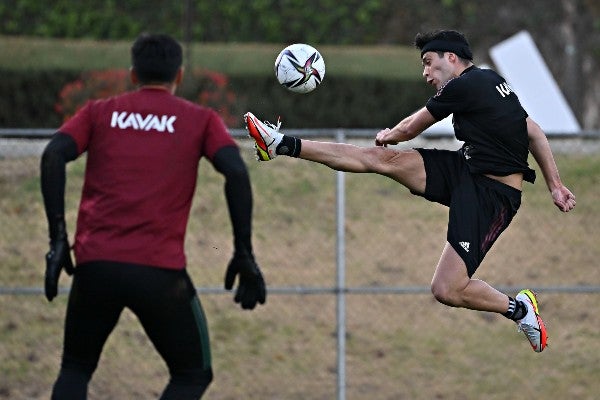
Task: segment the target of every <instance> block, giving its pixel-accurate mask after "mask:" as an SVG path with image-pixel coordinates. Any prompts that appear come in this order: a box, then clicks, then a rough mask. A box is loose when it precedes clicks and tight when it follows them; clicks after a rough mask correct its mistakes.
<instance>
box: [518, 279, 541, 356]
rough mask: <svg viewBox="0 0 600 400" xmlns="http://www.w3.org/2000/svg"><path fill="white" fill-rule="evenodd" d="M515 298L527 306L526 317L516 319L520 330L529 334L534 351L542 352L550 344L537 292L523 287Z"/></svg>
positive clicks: (528, 337)
mask: <svg viewBox="0 0 600 400" xmlns="http://www.w3.org/2000/svg"><path fill="white" fill-rule="evenodd" d="M515 300H520V301H522V302H523V303H525V305H526V306H527V314H526V315H525V317H523V318H521V319H520V320H518V321H516V322H517V325H518V326H519V330H520V331H522V332H523V333H524V334H525V336H527V339H528V340H529V343H530V344H531V348H532V349H533V351H535V352H536V353H540V352H542V351H543V350H544V349H545V348H546V346H547V344H548V334H547V332H546V325H544V321H542V318H541V317H540V314H539V307H538V302H537V298H536V296H535V293H534V292H533V291H532V290H529V289H523V290H521V291H520V292H519V294H517V296H516V297H515Z"/></svg>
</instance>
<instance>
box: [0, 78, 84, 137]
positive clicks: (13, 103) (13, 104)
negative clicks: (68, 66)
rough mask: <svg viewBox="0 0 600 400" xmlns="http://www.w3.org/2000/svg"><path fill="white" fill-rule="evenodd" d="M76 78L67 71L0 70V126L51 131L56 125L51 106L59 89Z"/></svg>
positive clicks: (54, 113) (57, 115)
mask: <svg viewBox="0 0 600 400" xmlns="http://www.w3.org/2000/svg"><path fill="white" fill-rule="evenodd" d="M77 76H78V74H77V73H74V72H71V71H23V72H18V71H7V70H0V93H2V96H0V127H3V128H51V127H56V126H58V125H60V123H61V117H60V115H59V114H58V113H56V112H55V111H54V105H55V103H56V101H57V99H58V94H59V93H60V90H61V89H62V88H63V86H64V85H65V84H66V83H67V82H70V81H72V80H74V79H76V78H77Z"/></svg>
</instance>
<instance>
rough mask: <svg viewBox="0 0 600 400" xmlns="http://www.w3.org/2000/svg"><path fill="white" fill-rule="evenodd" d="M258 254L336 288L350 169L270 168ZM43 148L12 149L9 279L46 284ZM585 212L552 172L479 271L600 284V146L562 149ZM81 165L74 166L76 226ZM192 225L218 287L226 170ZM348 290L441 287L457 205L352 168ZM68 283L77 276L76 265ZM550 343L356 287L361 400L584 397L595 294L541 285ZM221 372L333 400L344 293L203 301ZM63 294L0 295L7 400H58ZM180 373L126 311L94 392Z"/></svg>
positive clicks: (116, 393) (154, 391)
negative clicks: (257, 302)
mask: <svg viewBox="0 0 600 400" xmlns="http://www.w3.org/2000/svg"><path fill="white" fill-rule="evenodd" d="M242 144H243V146H244V155H245V157H246V159H247V161H248V165H249V168H250V172H251V177H252V180H253V186H254V193H255V215H254V219H255V223H254V239H255V240H254V241H255V250H256V256H257V260H258V261H259V263H260V264H261V266H262V268H263V271H264V273H265V276H266V279H267V282H268V284H269V286H270V287H280V286H301V285H305V286H318V287H324V286H325V287H326V286H331V285H333V284H334V282H335V270H334V265H335V247H334V246H335V211H334V210H335V209H334V207H335V188H334V184H335V174H334V173H333V172H331V171H330V170H329V169H327V168H325V167H323V166H320V165H315V164H309V163H306V162H302V161H299V160H292V159H278V160H275V161H274V162H271V163H260V164H259V163H255V162H253V161H252V160H251V151H250V149H248V148H246V145H247V144H248V143H247V141H245V140H244V141H242ZM37 163H38V160H37V158H36V157H32V158H28V159H18V160H0V192H1V193H2V196H1V197H0V221H2V226H1V228H0V259H1V260H2V266H1V268H0V285H1V286H9V287H16V286H25V287H39V286H40V285H41V282H42V276H43V254H44V252H45V251H46V246H47V244H46V243H47V240H46V223H45V219H44V214H43V206H42V203H41V196H40V193H39V177H38V165H37ZM558 163H559V167H560V168H561V172H562V177H563V179H564V181H565V182H567V183H568V184H569V185H570V187H571V188H572V189H573V191H574V192H575V194H576V195H577V198H578V205H577V208H576V210H575V211H574V212H573V213H570V214H562V213H560V212H558V211H556V210H555V208H554V206H553V205H552V203H551V200H550V198H549V195H548V194H547V191H546V189H545V187H544V184H543V182H542V181H541V180H540V181H539V182H538V183H537V184H535V185H533V186H532V185H527V187H526V189H525V195H524V201H523V205H522V208H521V210H520V211H519V214H518V215H517V217H516V218H515V221H514V222H513V225H512V226H511V227H510V228H509V230H508V231H507V232H506V233H505V234H503V236H502V237H501V238H500V240H499V241H498V243H497V244H496V245H495V247H494V248H493V249H492V251H491V252H490V254H488V257H487V258H486V261H485V263H484V266H483V267H482V268H481V270H480V271H479V272H478V274H477V276H478V277H480V278H483V279H486V280H488V281H489V282H490V283H493V284H496V285H504V286H517V287H521V286H534V287H548V286H572V285H596V286H598V285H600V273H599V272H598V268H597V260H598V258H599V257H600V248H599V246H598V239H599V238H600V235H599V234H600V230H599V226H600V213H598V205H597V199H598V198H600V189H599V185H598V184H599V183H600V182H599V180H600V157H599V156H598V155H597V154H592V155H589V156H581V155H576V154H575V155H561V156H559V157H558ZM82 170H83V163H82V162H81V161H77V162H76V163H73V164H71V165H70V166H69V177H68V189H67V192H68V198H67V209H68V215H67V218H68V223H69V227H70V229H69V230H70V233H71V234H72V233H73V231H74V222H75V217H76V205H77V202H78V196H79V191H80V187H81V177H82ZM200 171H201V174H200V178H199V191H198V193H197V196H196V199H195V202H194V208H193V211H192V218H191V221H190V226H189V234H188V237H187V252H188V256H189V271H190V274H191V275H192V278H193V280H194V282H195V283H196V285H197V286H207V287H220V286H221V285H222V276H223V273H224V270H225V265H226V263H227V261H228V258H229V255H230V253H231V238H230V235H231V234H230V227H229V221H228V215H227V211H226V207H225V205H224V204H223V193H222V192H223V189H222V183H223V182H222V180H221V178H220V177H219V176H218V175H217V174H216V173H215V172H214V171H212V168H211V167H210V165H209V164H208V163H205V162H203V163H202V165H201V168H200ZM346 189H347V204H346V215H347V221H346V240H347V254H346V256H347V284H348V285H349V286H369V287H377V286H405V287H414V286H425V287H426V286H427V285H428V284H429V281H430V279H431V275H432V273H433V266H434V265H435V263H436V262H437V258H438V256H439V252H440V251H441V248H442V246H443V243H444V240H445V225H446V218H447V211H446V210H445V209H444V208H443V207H441V206H436V205H433V204H431V203H428V202H426V201H423V200H420V199H417V198H415V197H414V196H412V195H410V194H409V193H408V191H407V190H406V189H404V188H402V187H400V186H399V185H397V184H396V183H394V182H393V181H391V180H388V179H385V178H382V177H378V176H366V175H352V174H346ZM61 283H62V284H63V285H64V286H65V287H68V285H69V284H70V280H69V279H67V278H66V277H64V276H63V278H62V280H61ZM540 296H541V307H542V313H543V316H544V318H545V320H546V321H547V323H548V325H549V330H550V346H551V347H550V348H549V349H548V350H547V351H546V352H544V353H542V354H535V353H533V352H532V351H531V350H530V348H529V345H528V344H527V343H526V340H525V339H524V337H523V336H522V334H517V333H516V327H515V326H514V324H511V323H509V322H508V321H506V320H505V319H504V318H503V317H500V316H496V315H490V314H485V313H476V312H471V311H466V310H462V309H451V308H448V307H444V306H442V305H440V304H438V303H436V302H435V301H434V300H433V299H432V297H431V296H430V295H429V294H427V293H424V294H411V295H390V294H373V295H348V296H347V302H348V304H347V324H348V331H347V338H348V344H347V346H348V347H347V370H346V374H347V389H346V390H347V398H348V399H349V400H350V399H352V400H354V399H356V400H359V399H445V400H448V399H450V400H453V399H456V400H459V399H461V400H462V399H474V400H478V399H497V400H504V399H513V398H515V397H532V398H536V399H585V400H591V399H595V398H597V397H596V396H597V393H599V392H600V382H599V381H598V376H600V342H599V339H600V334H599V333H598V327H599V326H600V312H599V311H598V307H597V304H598V301H599V299H600V298H599V294H598V293H589V294H585V293H582V294H571V293H562V292H541V293H540ZM201 299H202V302H203V305H204V307H205V310H206V313H207V317H208V321H209V329H210V334H211V340H212V345H213V360H214V368H215V381H214V384H213V385H212V386H211V388H210V389H209V391H208V392H207V395H206V398H207V399H231V400H233V399H257V400H258V399H261V400H263V399H285V400H288V399H323V400H325V399H333V398H335V390H336V387H335V382H336V380H335V357H336V353H335V330H336V325H335V307H336V304H335V298H334V297H333V296H330V295H276V294H271V295H270V296H269V298H268V300H267V305H266V306H264V307H260V308H259V309H258V310H255V311H253V312H243V311H242V310H240V309H239V308H237V307H236V306H235V305H234V304H233V302H232V301H231V296H229V295H226V296H225V295H220V294H215V295H202V296H201ZM65 305H66V296H64V295H61V296H59V297H58V298H57V299H56V300H55V301H54V302H52V303H47V302H46V301H45V299H44V298H43V296H42V295H32V296H17V295H4V296H0V359H1V360H3V362H2V363H0V399H43V398H48V397H49V390H50V386H51V383H52V382H53V380H54V378H55V376H56V373H57V371H58V365H59V358H60V352H61V342H62V324H63V314H64V310H65ZM167 376H168V375H167V371H166V370H165V368H164V366H163V365H162V363H161V361H160V359H159V358H158V356H157V355H156V353H155V352H154V350H153V349H152V346H151V344H150V343H149V342H148V340H147V339H146V337H145V335H144V333H143V331H142V330H141V328H140V327H139V324H138V323H137V321H136V320H135V317H134V316H132V315H131V314H130V313H129V312H125V313H124V314H123V316H122V319H121V322H120V324H119V325H118V327H117V329H116V330H115V332H114V333H113V335H112V337H111V338H110V340H109V342H108V343H107V346H106V348H105V352H104V355H103V358H102V360H101V362H100V366H99V368H98V371H97V373H96V375H95V376H94V379H93V381H92V383H91V385H90V399H118V398H123V399H125V398H127V399H130V398H144V399H146V398H156V397H157V395H158V393H159V392H160V390H161V389H162V387H163V386H164V384H165V382H166V379H167Z"/></svg>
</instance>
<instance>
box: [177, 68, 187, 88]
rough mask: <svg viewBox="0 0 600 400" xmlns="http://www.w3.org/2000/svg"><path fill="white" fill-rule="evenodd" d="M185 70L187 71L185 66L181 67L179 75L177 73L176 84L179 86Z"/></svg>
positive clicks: (178, 71)
mask: <svg viewBox="0 0 600 400" xmlns="http://www.w3.org/2000/svg"><path fill="white" fill-rule="evenodd" d="M184 72H185V68H184V67H179V69H178V70H177V75H175V84H176V85H177V86H179V84H180V83H181V81H182V80H183V73H184Z"/></svg>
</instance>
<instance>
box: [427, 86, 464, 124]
mask: <svg viewBox="0 0 600 400" xmlns="http://www.w3.org/2000/svg"><path fill="white" fill-rule="evenodd" d="M468 96H469V88H468V87H467V82H466V80H465V79H460V78H454V79H451V80H450V81H448V82H446V84H445V85H444V86H443V87H442V88H441V89H439V90H438V92H437V93H436V94H435V95H434V96H432V97H431V98H429V100H428V101H427V104H426V105H425V107H427V110H428V111H429V112H430V113H431V115H433V117H434V118H435V119H436V120H438V121H441V120H442V119H444V118H446V117H447V116H448V115H450V114H453V113H455V112H461V111H465V110H466V109H467V107H468V104H469V101H468V100H469V97H468Z"/></svg>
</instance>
